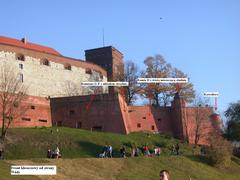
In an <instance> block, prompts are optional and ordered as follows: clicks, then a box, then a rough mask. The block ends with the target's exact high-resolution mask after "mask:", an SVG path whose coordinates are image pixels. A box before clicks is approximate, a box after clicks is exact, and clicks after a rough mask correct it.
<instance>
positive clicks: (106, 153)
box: [98, 144, 113, 158]
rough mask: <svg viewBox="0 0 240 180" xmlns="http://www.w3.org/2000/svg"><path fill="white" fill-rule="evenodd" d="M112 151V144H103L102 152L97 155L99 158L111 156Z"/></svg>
mask: <svg viewBox="0 0 240 180" xmlns="http://www.w3.org/2000/svg"><path fill="white" fill-rule="evenodd" d="M112 152H113V148H112V146H111V145H110V144H109V145H105V146H104V147H103V150H102V153H100V154H99V155H98V156H99V157H100V158H107V157H109V158H112Z"/></svg>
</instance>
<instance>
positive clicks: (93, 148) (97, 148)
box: [78, 141, 120, 158]
mask: <svg viewBox="0 0 240 180" xmlns="http://www.w3.org/2000/svg"><path fill="white" fill-rule="evenodd" d="M78 145H79V147H80V149H81V150H82V151H83V152H84V154H85V155H86V156H89V157H93V158H94V157H98V156H99V154H100V153H102V152H103V148H104V146H101V145H98V144H95V143H91V142H87V141H78ZM112 157H114V158H115V157H120V153H119V150H118V149H115V148H114V147H113V152H112Z"/></svg>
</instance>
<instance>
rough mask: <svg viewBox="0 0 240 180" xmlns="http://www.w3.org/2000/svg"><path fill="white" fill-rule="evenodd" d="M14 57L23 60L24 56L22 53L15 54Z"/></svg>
mask: <svg viewBox="0 0 240 180" xmlns="http://www.w3.org/2000/svg"><path fill="white" fill-rule="evenodd" d="M16 59H17V60H19V61H24V60H25V57H24V55H23V54H16Z"/></svg>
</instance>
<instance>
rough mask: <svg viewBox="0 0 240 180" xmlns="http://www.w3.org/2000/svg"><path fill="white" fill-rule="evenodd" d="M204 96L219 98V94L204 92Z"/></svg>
mask: <svg viewBox="0 0 240 180" xmlns="http://www.w3.org/2000/svg"><path fill="white" fill-rule="evenodd" d="M203 96H205V97H218V96H219V92H204V93H203Z"/></svg>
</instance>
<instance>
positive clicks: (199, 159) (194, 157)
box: [185, 155, 210, 165]
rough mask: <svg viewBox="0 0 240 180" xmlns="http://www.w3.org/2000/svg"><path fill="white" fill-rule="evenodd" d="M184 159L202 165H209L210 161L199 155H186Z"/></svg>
mask: <svg viewBox="0 0 240 180" xmlns="http://www.w3.org/2000/svg"><path fill="white" fill-rule="evenodd" d="M185 157H187V158H189V159H190V160H192V161H195V162H200V163H203V164H207V165H210V160H209V159H208V158H207V157H206V156H200V155H186V156H185Z"/></svg>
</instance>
